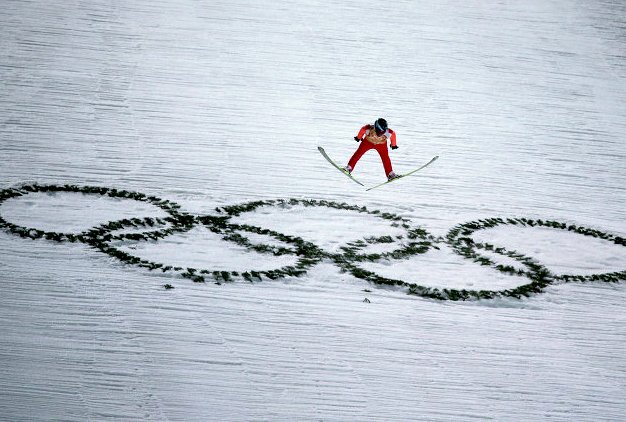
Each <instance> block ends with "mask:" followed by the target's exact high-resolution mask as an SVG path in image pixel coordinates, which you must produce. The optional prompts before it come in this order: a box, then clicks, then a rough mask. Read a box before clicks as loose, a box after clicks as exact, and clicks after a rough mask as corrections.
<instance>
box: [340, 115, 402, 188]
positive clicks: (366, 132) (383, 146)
mask: <svg viewBox="0 0 626 422" xmlns="http://www.w3.org/2000/svg"><path fill="white" fill-rule="evenodd" d="M357 138H359V139H361V145H359V148H358V149H357V150H356V151H355V153H354V154H353V155H352V158H350V161H349V162H348V166H349V167H350V171H352V169H354V167H355V166H356V163H357V162H358V161H359V160H360V159H361V157H362V156H363V154H365V153H366V152H367V151H369V150H370V149H372V148H374V149H375V150H376V151H377V152H378V155H380V159H381V160H382V161H383V167H384V168H385V176H389V173H391V172H392V171H393V168H392V167H391V160H390V159H389V149H388V148H387V140H388V139H389V140H391V146H392V147H395V146H396V133H395V132H394V131H393V130H391V129H387V130H386V131H385V133H383V134H382V135H380V136H379V135H377V134H376V130H374V126H373V125H365V126H363V127H362V128H361V130H359V134H358V135H357Z"/></svg>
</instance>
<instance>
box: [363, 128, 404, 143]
mask: <svg viewBox="0 0 626 422" xmlns="http://www.w3.org/2000/svg"><path fill="white" fill-rule="evenodd" d="M357 138H359V139H361V140H363V139H364V140H366V141H369V142H371V143H373V144H382V143H385V142H387V140H388V139H391V146H392V147H395V146H396V132H394V131H393V130H391V129H387V130H386V131H385V133H383V134H382V135H380V136H378V135H377V134H376V130H375V129H374V126H373V125H365V126H363V127H362V128H361V130H359V134H358V135H357Z"/></svg>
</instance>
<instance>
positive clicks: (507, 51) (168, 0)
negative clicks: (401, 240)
mask: <svg viewBox="0 0 626 422" xmlns="http://www.w3.org/2000/svg"><path fill="white" fill-rule="evenodd" d="M571 6H572V5H571V4H569V3H567V2H565V1H562V0H557V1H553V2H530V3H528V2H515V3H510V4H503V3H501V2H500V3H498V2H486V3H480V4H465V3H459V2H453V1H444V2H435V1H426V2H420V3H419V4H416V3H412V2H400V3H395V4H392V3H390V4H380V3H374V2H372V1H370V0H364V1H358V2H350V3H345V4H340V3H339V2H336V3H335V4H331V5H329V4H323V3H320V2H317V1H297V2H295V3H290V4H288V5H285V4H279V3H276V4H274V3H270V2H249V1H239V0H237V1H223V0H219V1H211V2H194V1H189V2H175V1H172V0H159V1H156V2H154V1H152V2H148V1H143V0H140V1H134V2H130V3H128V2H122V1H119V0H113V1H102V0H96V1H90V2H86V1H82V0H70V1H63V2H61V1H51V2H36V3H33V2H28V1H23V0H11V1H7V2H6V4H4V5H3V13H2V15H1V16H0V28H1V29H0V32H1V34H2V36H1V37H0V81H1V82H0V84H1V88H0V92H1V94H0V103H1V105H2V108H1V111H0V188H1V189H5V188H10V187H16V186H20V185H24V184H31V183H40V184H61V185H63V184H66V183H67V184H77V185H97V186H104V187H110V188H117V189H128V190H131V191H138V192H142V193H145V194H148V195H155V196H157V197H160V198H163V199H169V200H172V201H175V202H176V203H179V204H181V206H182V207H183V210H184V211H186V212H190V213H193V214H195V215H217V211H216V208H219V207H225V206H228V205H234V204H240V203H245V202H249V201H254V200H266V199H275V198H298V199H309V198H312V199H318V200H320V199H326V200H331V201H336V202H346V203H348V204H350V205H358V206H367V208H368V209H370V210H382V211H387V212H391V213H395V214H398V215H400V216H402V217H403V218H406V219H408V220H409V221H410V224H411V225H412V226H415V227H422V228H424V229H425V230H427V231H428V232H429V233H431V234H432V235H433V236H435V237H439V236H445V234H446V233H447V232H448V230H450V229H451V228H452V227H454V226H455V225H457V224H461V223H465V222H468V221H473V220H477V219H483V218H489V217H526V218H542V219H552V220H556V221H562V222H566V223H572V224H576V225H579V226H583V227H589V228H593V229H597V230H601V231H604V232H608V233H611V234H613V235H616V236H625V235H626V226H625V225H624V210H625V209H626V195H625V189H624V186H626V166H625V163H626V107H625V106H624V104H626V83H625V82H626V59H625V58H624V54H623V51H624V49H625V48H626V45H625V44H626V43H625V40H626V32H625V30H624V28H625V27H626V7H625V6H624V5H622V4H619V2H610V1H600V2H586V3H581V2H578V3H577V4H576V5H575V6H576V7H571ZM379 116H383V117H386V118H387V119H388V120H389V122H390V126H391V127H392V128H393V129H394V130H396V132H397V133H398V145H399V146H400V148H399V149H398V150H396V151H393V152H392V153H391V157H392V160H393V163H394V168H395V170H396V171H399V172H402V171H404V170H407V169H411V168H414V167H415V166H416V165H419V164H420V163H423V162H425V161H426V160H428V159H430V158H431V157H433V156H435V155H439V156H440V159H439V160H437V162H436V163H434V164H433V165H431V166H429V167H428V168H427V169H425V170H423V171H422V172H420V173H417V174H416V175H415V176H411V177H410V178H407V179H406V180H402V181H400V182H398V183H394V184H391V185H389V186H386V187H384V188H380V189H377V190H375V191H371V192H365V190H364V189H362V188H361V187H359V186H356V185H355V184H354V183H353V182H352V181H350V180H348V179H347V178H345V177H342V176H341V175H339V174H338V173H337V171H336V170H335V169H333V168H332V167H331V166H329V164H328V163H327V162H326V161H325V160H323V159H322V157H320V155H319V153H318V152H317V146H318V145H322V146H324V148H325V150H326V151H327V153H328V154H329V155H330V156H331V157H332V158H333V159H334V160H336V161H337V162H338V163H343V162H344V161H347V159H348V158H349V156H350V155H351V154H352V152H353V151H354V150H355V149H356V147H357V145H356V143H355V142H353V141H351V139H352V137H353V136H354V133H355V131H356V130H358V128H360V126H361V125H362V124H364V123H366V122H368V121H372V120H373V119H374V118H376V117H379ZM354 174H355V176H356V177H357V178H358V179H359V180H360V181H362V182H363V183H364V184H365V185H366V186H372V185H374V184H376V183H379V182H380V181H381V180H383V177H384V175H383V171H382V166H381V164H380V162H379V159H378V157H377V156H376V155H375V154H373V153H371V154H366V155H365V156H364V158H363V159H362V160H361V161H360V162H359V164H358V166H357V168H356V169H355V172H354ZM163 215H164V212H163V211H162V210H160V209H157V208H156V207H153V206H150V205H146V204H145V203H139V202H137V201H130V200H118V199H111V198H103V197H98V196H94V195H82V194H75V193H72V194H70V193H56V194H43V193H33V194H29V195H26V196H24V197H20V198H14V199H10V200H7V201H5V202H4V203H3V204H0V216H1V217H2V218H4V219H6V220H7V221H9V222H12V223H15V224H22V225H26V226H28V227H34V228H38V229H42V230H51V231H59V232H71V233H78V232H80V231H83V230H87V229H89V228H90V227H93V226H96V225H99V224H102V223H106V222H108V221H112V220H117V219H121V218H132V217H147V216H150V217H162V216H163ZM232 221H233V222H237V223H239V224H244V223H245V224H252V225H258V226H260V227H263V228H271V229H273V230H276V231H279V232H283V233H285V234H289V235H293V236H302V237H303V238H304V239H305V240H309V241H311V242H313V243H315V244H316V245H318V246H320V247H322V248H323V249H324V250H325V251H327V252H331V253H338V252H340V251H341V246H342V245H343V244H344V243H345V242H348V241H355V240H359V239H363V238H365V237H368V236H369V237H371V236H381V235H392V236H399V235H402V234H403V231H402V230H401V229H398V228H397V227H391V226H390V224H389V222H388V221H384V220H381V219H379V218H376V217H373V216H371V215H367V214H360V213H357V212H350V211H341V210H333V209H328V208H310V209H309V208H307V209H303V208H301V207H292V208H287V209H279V208H277V207H274V206H268V207H262V208H259V209H257V210H255V211H253V212H249V213H243V214H241V215H240V216H237V217H233V220H232ZM555 232H557V233H555ZM472 236H473V238H474V239H476V240H477V241H483V242H489V243H493V244H494V245H496V246H501V247H506V248H507V249H510V250H516V251H519V252H521V253H523V254H525V255H528V256H530V257H533V258H535V259H537V260H538V261H539V262H542V263H543V264H545V265H546V266H547V267H548V268H549V269H550V270H551V271H553V272H554V273H556V274H579V275H587V274H595V273H602V272H610V271H624V270H626V257H625V255H624V253H625V252H624V250H623V247H619V246H617V245H615V244H610V243H609V242H606V241H601V240H598V239H592V238H589V237H585V236H582V235H579V234H573V233H566V232H558V231H557V230H551V229H545V228H523V229H521V228H519V227H511V226H503V227H497V228H494V229H486V230H480V231H477V232H475V233H474V234H473V235H472ZM262 237H263V236H257V237H254V236H251V240H252V241H256V242H260V241H262V239H260V238H262ZM222 243H223V244H221V243H220V241H219V240H218V239H216V238H215V236H212V234H211V233H210V232H208V231H207V229H205V228H196V229H194V230H193V231H191V232H187V233H181V234H177V235H176V236H173V237H171V238H168V239H167V241H166V240H160V241H157V242H154V243H150V244H148V245H140V246H137V245H135V246H133V245H132V244H125V247H126V248H129V249H127V250H129V251H140V252H141V253H142V254H146V255H149V257H150V258H153V259H159V260H168V259H169V260H170V261H172V262H174V261H175V262H183V264H182V265H191V264H188V263H192V264H194V265H204V264H206V266H207V267H209V268H212V266H216V265H217V266H219V269H224V270H229V269H238V268H237V266H238V265H242V264H245V265H244V266H248V265H250V264H249V263H250V262H251V261H252V262H254V261H255V260H261V261H262V262H260V263H259V267H260V268H263V266H264V265H267V266H269V267H273V266H276V265H284V263H285V262H292V261H293V257H292V256H290V255H286V256H284V257H283V256H281V257H271V259H266V258H265V257H261V258H258V257H257V256H256V255H255V254H253V253H249V252H246V251H244V250H242V247H240V246H236V245H233V244H230V243H225V242H222ZM268 243H270V244H272V245H274V244H277V245H278V246H282V245H281V244H280V242H278V241H274V240H272V241H269V242H268ZM287 246H288V245H287ZM133 247H134V248H135V249H132V248H133ZM137 248H139V249H137ZM386 248H387V245H384V244H382V245H372V246H370V247H369V248H368V251H369V252H384V251H385V250H387V249H386ZM485 255H488V256H489V257H490V258H493V259H494V260H497V261H498V262H499V263H503V264H510V265H514V266H515V265H519V264H516V263H515V262H511V261H512V260H510V259H509V258H506V257H503V256H498V255H497V254H489V253H485ZM172 262H167V263H169V264H171V263H172ZM231 265H232V268H230V267H229V266H231ZM362 267H366V268H367V269H371V270H373V271H377V272H379V273H380V274H381V275H384V276H386V277H391V278H400V279H409V278H410V277H413V278H414V279H417V280H419V281H420V282H421V283H422V284H424V285H428V286H431V287H439V288H446V287H448V288H464V287H466V288H475V289H481V288H485V289H491V288H505V287H511V286H516V285H517V284H516V283H518V281H519V280H517V279H522V281H521V282H526V281H524V280H526V279H524V278H522V277H512V276H507V275H503V274H500V273H498V272H496V271H494V270H493V269H492V268H489V267H487V266H480V265H478V264H476V263H473V262H471V261H470V260H467V259H465V258H462V257H460V256H458V255H456V254H454V253H452V251H451V250H450V249H449V248H447V247H446V246H443V247H442V248H441V249H440V250H431V251H429V252H428V253H426V254H423V255H418V256H414V257H412V258H410V259H409V260H407V261H403V262H395V261H389V260H381V261H379V262H375V263H366V264H363V265H362ZM0 274H1V277H0V280H1V281H2V283H1V285H0V286H1V287H0V288H1V292H0V419H1V420H7V421H9V420H10V421H19V420H76V421H83V420H107V419H109V420H215V421H227V420H232V421H242V420H267V421H278V420H285V421H291V420H324V421H328V420H337V421H345V420H358V421H367V420H371V421H380V420H429V421H436V420H441V421H444V420H445V421H447V420H499V421H502V420H541V419H548V418H549V419H550V420H563V421H566V420H567V421H570V420H589V421H592V420H593V421H600V420H607V421H614V420H625V419H626V404H625V401H624V397H625V396H626V358H625V356H626V312H624V311H625V308H624V303H626V284H625V283H623V282H622V283H602V282H586V283H557V284H554V285H552V286H550V287H548V288H547V289H546V291H545V292H544V293H541V294H538V295H535V296H532V297H531V298H526V299H521V300H517V299H497V300H489V301H486V300H482V301H475V302H440V301H433V300H426V299H422V298H419V297H414V296H408V295H406V294H405V293H404V291H403V290H401V289H395V288H383V287H379V286H374V285H370V284H368V283H367V282H365V281H362V280H359V279H356V278H355V277H352V276H350V275H349V274H346V273H342V272H340V271H339V269H338V268H337V267H336V266H335V265H334V264H333V263H332V262H330V260H328V259H326V260H323V261H322V262H321V263H319V264H317V265H315V266H314V267H312V268H311V269H309V271H308V273H307V274H306V275H305V276H303V277H300V278H294V277H288V278H285V279H280V280H276V281H270V280H265V281H263V282H261V283H248V282H245V281H241V280H238V281H236V282H234V283H224V284H222V285H220V286H217V285H215V284H213V283H193V282H192V281H190V280H186V279H183V278H180V277H172V276H168V275H163V274H159V273H157V272H150V271H147V270H143V269H140V268H134V267H130V266H128V265H125V264H122V263H120V262H118V261H116V260H114V259H113V258H110V257H108V256H106V255H103V254H101V253H99V252H97V251H96V250H94V249H90V248H89V247H87V246H86V245H84V244H71V243H54V242H50V241H46V240H30V239H22V238H20V237H17V236H14V235H11V234H10V233H7V232H4V231H2V232H0ZM164 284H171V285H172V286H173V287H175V288H174V289H171V290H166V289H164V288H163V285H164ZM365 298H367V299H368V300H369V301H370V303H366V302H364V299H365Z"/></svg>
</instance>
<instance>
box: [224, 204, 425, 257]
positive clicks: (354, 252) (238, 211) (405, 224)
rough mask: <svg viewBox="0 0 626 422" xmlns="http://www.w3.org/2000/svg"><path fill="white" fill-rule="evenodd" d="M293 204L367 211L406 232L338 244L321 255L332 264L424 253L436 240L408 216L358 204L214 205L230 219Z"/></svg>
mask: <svg viewBox="0 0 626 422" xmlns="http://www.w3.org/2000/svg"><path fill="white" fill-rule="evenodd" d="M293 206H304V207H321V208H332V209H337V210H344V211H354V212H357V213H361V214H368V215H371V216H374V217H378V218H380V219H383V220H386V221H388V222H389V223H390V226H391V227H395V228H401V229H403V230H404V231H405V232H406V234H404V235H397V236H379V237H365V238H363V239H360V240H356V241H350V242H348V243H347V244H346V245H345V246H340V248H339V249H340V250H341V253H330V252H323V256H324V257H325V258H330V259H332V260H333V261H334V262H335V263H342V262H363V261H369V262H374V261H378V260H380V259H403V258H408V257H410V256H412V255H416V254H419V253H424V252H426V251H427V250H428V249H430V248H431V247H433V244H434V243H435V242H436V241H437V240H436V239H435V238H434V237H433V236H431V235H430V234H428V232H426V231H425V230H424V229H421V228H413V227H411V226H410V224H409V220H408V219H406V218H403V217H400V216H398V215H396V214H393V213H388V212H381V211H378V210H374V211H371V210H369V209H367V207H359V206H354V205H349V204H346V203H340V202H334V201H325V200H321V201H317V200H302V199H275V200H266V201H252V202H246V203H243V204H239V205H231V206H226V207H222V208H218V209H217V211H218V212H220V213H225V214H227V215H228V217H229V218H230V217H236V216H240V215H242V214H244V213H247V212H253V211H255V210H257V209H259V208H261V207H278V208H287V207H293ZM398 242H401V244H400V246H399V247H398V248H397V249H394V250H392V251H389V252H381V253H362V252H361V251H362V250H364V249H365V248H367V247H368V246H370V245H375V244H393V243H398Z"/></svg>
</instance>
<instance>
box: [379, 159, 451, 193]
mask: <svg viewBox="0 0 626 422" xmlns="http://www.w3.org/2000/svg"><path fill="white" fill-rule="evenodd" d="M437 158H439V156H438V155H436V156H434V157H433V158H432V160H430V161H429V162H427V163H426V164H424V165H423V166H421V167H418V168H416V169H415V170H411V171H410V172H408V173H404V174H401V175H399V176H398V177H396V178H394V179H391V180H387V181H386V182H383V183H380V184H378V185H376V186H372V187H371V188H367V190H372V189H376V188H379V187H381V186H383V185H386V184H387V183H391V182H395V181H396V180H398V179H402V178H403V177H407V176H410V175H412V174H413V173H416V172H418V171H420V170H421V169H423V168H424V167H426V166H429V165H430V164H432V163H433V162H435V160H437Z"/></svg>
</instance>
